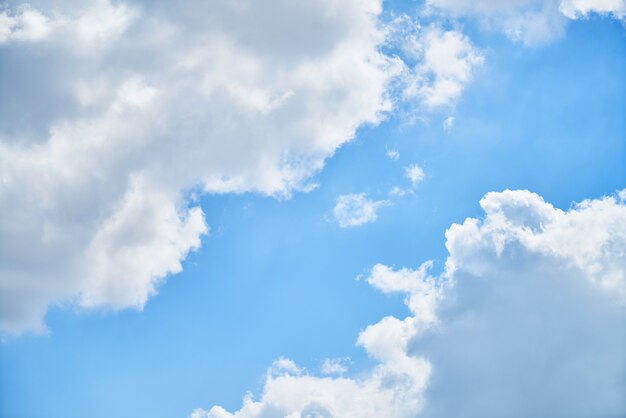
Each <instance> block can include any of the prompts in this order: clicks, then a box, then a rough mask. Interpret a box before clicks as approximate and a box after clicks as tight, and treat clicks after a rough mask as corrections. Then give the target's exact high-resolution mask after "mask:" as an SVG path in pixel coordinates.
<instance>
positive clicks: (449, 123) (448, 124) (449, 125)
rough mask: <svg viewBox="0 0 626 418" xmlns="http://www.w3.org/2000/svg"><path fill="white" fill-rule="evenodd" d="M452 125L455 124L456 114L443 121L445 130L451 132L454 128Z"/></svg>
mask: <svg viewBox="0 0 626 418" xmlns="http://www.w3.org/2000/svg"><path fill="white" fill-rule="evenodd" d="M452 126H454V116H448V117H447V118H446V119H445V120H444V121H443V130H444V131H445V132H450V131H451V130H452Z"/></svg>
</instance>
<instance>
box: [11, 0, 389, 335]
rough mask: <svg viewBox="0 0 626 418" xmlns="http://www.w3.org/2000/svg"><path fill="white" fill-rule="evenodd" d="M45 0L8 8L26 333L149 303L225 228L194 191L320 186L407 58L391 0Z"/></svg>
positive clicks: (16, 246)
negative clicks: (317, 180) (56, 320)
mask: <svg viewBox="0 0 626 418" xmlns="http://www.w3.org/2000/svg"><path fill="white" fill-rule="evenodd" d="M30 4H31V5H30V6H15V7H10V6H7V7H5V8H2V9H1V11H0V60H2V66H3V77H2V78H1V79H0V91H2V94H3V97H10V98H11V100H2V102H1V103H0V115H1V116H0V213H2V216H1V217H0V237H1V239H0V329H2V330H4V331H9V332H21V331H24V330H37V329H39V330H41V329H43V327H44V325H43V323H42V318H43V316H44V314H45V312H46V309H47V307H48V306H49V305H50V304H55V303H68V302H69V303H75V304H77V305H78V306H80V307H85V308H96V307H107V308H112V309H121V308H125V307H136V308H141V307H142V306H143V305H144V304H145V302H146V300H147V299H148V297H149V296H150V295H152V294H154V293H155V292H156V289H157V286H158V284H159V283H160V282H161V281H162V280H163V278H164V277H165V276H166V275H168V274H171V273H176V272H178V271H180V270H181V262H182V260H183V259H184V258H185V256H186V254H187V253H188V252H189V251H191V250H193V249H196V248H198V246H199V245H200V238H201V236H202V235H203V234H206V233H207V231H208V226H207V225H206V223H205V221H204V217H203V214H202V211H201V210H200V209H199V208H198V207H195V206H196V204H194V202H193V200H192V199H190V196H192V195H196V194H198V193H226V192H234V193H244V192H259V193H262V194H266V195H273V196H283V197H288V196H289V195H290V194H291V193H292V192H293V191H297V190H308V189H310V188H311V187H312V185H311V184H310V183H309V178H310V176H311V175H313V174H315V173H316V172H318V171H319V170H320V169H321V168H322V166H323V164H324V161H325V159H326V158H328V157H329V156H331V155H332V154H333V153H334V151H335V150H336V149H337V148H338V147H339V146H341V145H342V144H343V143H345V142H346V141H349V140H350V139H351V138H352V137H353V136H354V134H355V131H356V129H357V128H358V127H359V126H361V125H363V124H376V123H378V122H379V121H380V120H381V119H382V118H383V117H384V115H385V114H386V112H388V111H390V110H391V108H392V101H391V99H390V97H389V95H388V85H389V82H390V80H391V78H392V77H394V76H396V75H397V74H398V71H399V70H400V69H401V64H399V63H398V59H397V58H390V57H388V56H386V55H384V54H383V53H381V51H380V45H381V44H382V43H383V42H384V40H385V34H386V32H385V30H384V29H383V27H382V24H381V22H380V20H379V15H380V13H381V2H380V0H368V1H361V0H350V1H342V2H336V1H332V0H324V1H310V2H298V3H297V4H296V3H294V2H290V1H284V0H274V1H272V2H270V3H268V2H264V3H262V4H261V3H259V2H256V1H247V0H245V1H239V2H231V1H215V2H210V4H209V3H205V2H191V1H185V2H183V3H182V4H181V3H180V2H177V3H172V2H150V3H145V4H142V3H137V2H131V1H126V2H124V1H121V2H110V1H108V0H95V1H91V2H75V1H65V2H64V1H57V2H46V1H37V0H34V1H32V2H30ZM191 10H193V12H190V11H191ZM374 207H377V205H376V204H374ZM374 215H375V210H374ZM368 216H372V215H371V214H370V215H368Z"/></svg>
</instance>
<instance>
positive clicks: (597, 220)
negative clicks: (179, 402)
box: [192, 190, 626, 418]
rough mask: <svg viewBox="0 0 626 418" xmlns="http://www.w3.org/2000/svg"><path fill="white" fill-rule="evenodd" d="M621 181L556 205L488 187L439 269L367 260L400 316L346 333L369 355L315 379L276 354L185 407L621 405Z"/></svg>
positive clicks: (541, 409)
mask: <svg viewBox="0 0 626 418" xmlns="http://www.w3.org/2000/svg"><path fill="white" fill-rule="evenodd" d="M625 198H626V191H623V192H621V193H619V194H617V195H616V196H611V197H604V198H601V199H595V200H586V201H583V202H581V203H579V204H576V205H574V206H572V207H571V208H570V209H568V210H565V211H564V210H560V209H557V208H555V207H553V206H552V205H550V204H549V203H546V202H545V201H544V200H543V199H542V198H541V197H540V196H538V195H536V194H534V193H531V192H528V191H524V190H519V191H509V190H506V191H504V192H501V193H495V192H494V193H488V194H487V195H486V196H485V197H484V198H483V199H482V200H481V202H480V204H481V207H482V208H483V210H484V212H485V215H484V217H483V218H482V219H476V218H468V219H466V220H465V222H463V224H460V225H459V224H454V225H452V226H451V227H450V229H448V231H447V232H446V248H447V249H448V252H449V255H448V257H447V260H446V262H445V268H444V270H443V271H442V273H441V274H439V275H438V276H436V277H435V276H432V275H430V274H429V271H430V270H431V269H432V268H433V264H432V263H431V262H427V263H424V264H422V266H421V267H420V268H419V269H417V270H411V269H406V268H404V269H399V270H396V269H393V268H391V267H388V266H385V265H380V264H379V265H376V266H374V268H373V269H372V270H371V272H370V275H369V276H368V278H367V279H366V280H367V282H368V283H370V284H371V285H372V286H374V287H375V288H377V289H379V290H381V291H382V292H386V293H388V292H401V293H404V294H406V299H405V303H406V305H407V307H408V308H409V311H410V314H409V315H408V316H407V317H406V318H404V319H398V318H395V317H393V316H388V317H385V318H383V319H382V320H381V321H379V322H378V323H376V324H374V325H370V326H369V327H367V328H366V329H365V330H364V331H363V332H362V333H361V334H360V335H359V338H358V344H359V345H360V346H362V347H363V348H364V349H365V350H366V352H367V353H368V355H370V356H371V357H372V358H373V359H375V360H376V361H378V365H377V366H376V367H375V368H374V369H372V370H371V371H370V372H369V373H366V374H361V375H359V376H358V377H353V378H350V377H334V378H333V377H318V376H314V375H311V374H309V373H307V372H306V371H305V370H303V369H300V368H298V367H297V366H296V365H295V363H293V362H291V361H286V360H285V359H281V360H279V363H277V364H275V365H274V366H273V367H272V368H270V370H269V371H268V374H267V377H266V381H265V386H264V391H263V394H262V396H261V397H260V399H259V400H256V401H255V400H254V398H253V397H252V395H248V396H247V397H246V398H245V399H244V404H243V406H242V408H241V409H240V410H239V411H236V412H234V413H229V412H228V411H226V410H225V409H223V408H221V407H213V408H212V409H210V410H209V411H205V410H202V409H198V410H196V411H194V412H193V414H192V416H193V417H194V418H208V417H210V418H243V417H246V418H254V417H270V416H271V417H274V416H285V417H287V416H288V417H307V416H308V417H322V416H323V417H352V416H354V417H378V416H385V417H392V418H395V417H432V418H439V417H442V418H443V417H450V416H481V417H494V418H495V417H502V416H520V417H522V416H523V417H544V416H568V417H589V416H622V415H624V413H626V397H625V396H624V393H626V390H625V389H626V383H625V382H624V373H626V355H625V354H624V353H626V330H625V329H624V327H623V325H624V321H626V309H625V306H626V299H625V297H624V296H625V294H626V202H625V201H624V199H625Z"/></svg>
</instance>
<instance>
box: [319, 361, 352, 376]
mask: <svg viewBox="0 0 626 418" xmlns="http://www.w3.org/2000/svg"><path fill="white" fill-rule="evenodd" d="M349 362H350V358H349V357H342V358H332V359H330V358H327V359H324V362H323V363H322V367H321V368H320V372H321V373H322V374H323V375H337V374H344V373H346V372H347V371H348V363H349Z"/></svg>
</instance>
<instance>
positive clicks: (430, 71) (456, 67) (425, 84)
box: [394, 16, 484, 109]
mask: <svg viewBox="0 0 626 418" xmlns="http://www.w3.org/2000/svg"><path fill="white" fill-rule="evenodd" d="M394 24H395V25H396V30H397V31H399V32H400V34H401V36H400V39H399V41H398V42H399V43H400V49H401V50H402V51H403V53H404V54H405V55H406V57H407V63H408V68H407V70H406V71H405V73H404V89H403V96H404V99H405V100H407V101H409V102H415V101H417V103H419V104H420V105H421V106H424V107H425V108H427V109H436V108H440V107H445V106H451V105H453V104H454V103H455V102H456V101H457V100H458V99H459V97H460V96H461V93H462V92H463V89H464V88H465V86H466V85H467V84H468V83H469V81H470V80H471V78H472V75H473V72H474V71H475V69H476V67H478V66H480V65H482V63H483V61H484V57H483V55H482V53H481V51H480V50H479V49H478V48H477V47H476V46H474V45H473V44H472V42H471V41H470V39H469V38H468V37H467V36H465V35H464V34H463V33H461V32H459V31H456V30H449V31H445V30H443V29H441V28H440V27H439V26H438V25H436V24H432V25H430V26H427V27H424V28H422V27H420V26H419V25H418V24H417V22H415V21H413V20H412V19H410V18H408V17H406V16H403V17H400V18H397V19H396V20H395V22H394Z"/></svg>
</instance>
